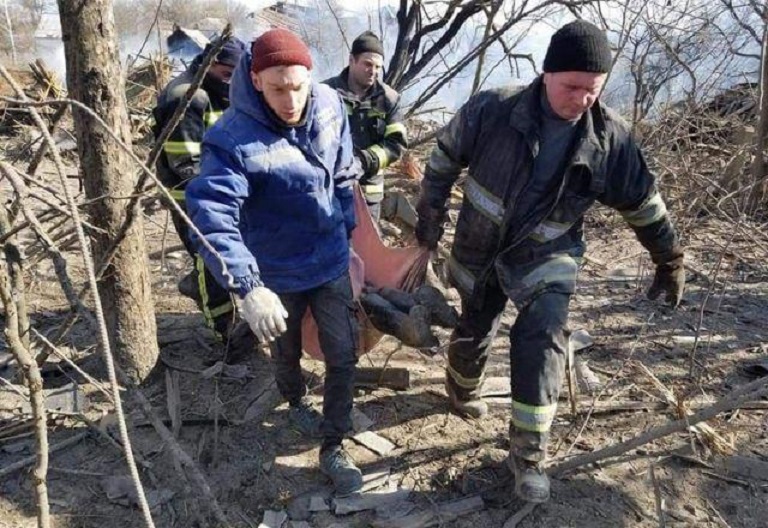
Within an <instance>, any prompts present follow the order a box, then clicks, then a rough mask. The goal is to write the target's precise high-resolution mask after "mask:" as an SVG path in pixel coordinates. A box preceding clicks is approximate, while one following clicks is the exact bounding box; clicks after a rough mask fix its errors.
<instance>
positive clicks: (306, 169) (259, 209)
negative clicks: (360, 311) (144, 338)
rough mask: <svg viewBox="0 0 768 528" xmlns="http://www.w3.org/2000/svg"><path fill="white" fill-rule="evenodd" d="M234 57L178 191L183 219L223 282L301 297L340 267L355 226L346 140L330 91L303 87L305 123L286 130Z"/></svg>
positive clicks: (246, 59)
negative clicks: (194, 169)
mask: <svg viewBox="0 0 768 528" xmlns="http://www.w3.org/2000/svg"><path fill="white" fill-rule="evenodd" d="M250 64H251V53H250V51H248V52H246V53H244V54H243V56H242V57H241V59H240V63H239V65H238V66H237V68H236V70H235V73H234V75H233V78H232V81H231V88H230V99H231V106H230V107H229V109H228V110H227V111H226V112H225V113H224V115H223V116H222V117H221V118H220V119H219V120H218V121H217V122H216V124H215V125H214V126H213V127H212V128H210V129H209V130H208V132H206V134H205V137H204V139H203V147H202V159H201V165H200V175H199V176H198V177H197V178H195V179H193V180H192V181H191V182H190V183H189V184H188V185H187V187H186V202H187V209H188V211H189V215H190V217H191V219H192V221H193V222H194V224H195V226H196V227H197V228H198V229H199V230H200V231H201V233H202V235H203V236H204V237H205V239H206V241H207V242H208V243H210V245H211V246H213V248H214V249H215V250H216V251H217V252H218V253H219V255H220V256H221V259H222V260H223V262H224V264H225V265H226V270H227V272H228V275H230V276H231V281H228V280H227V274H225V272H224V269H223V268H222V265H221V262H220V261H219V259H218V258H217V257H216V256H215V255H214V254H212V253H211V252H210V251H209V250H208V249H206V248H205V247H204V246H203V245H202V244H201V243H200V240H199V239H198V238H197V235H196V234H193V242H194V243H195V245H196V246H197V250H198V252H199V253H200V254H201V255H202V257H203V259H204V260H205V264H206V266H207V267H208V269H210V270H211V271H212V273H213V274H214V276H215V277H216V279H217V280H218V281H219V282H220V283H221V284H222V286H224V287H226V288H228V289H229V290H231V291H233V292H236V293H237V294H238V295H240V296H241V297H242V296H245V294H247V293H248V292H249V291H250V290H252V289H253V288H255V287H257V286H266V287H268V288H270V289H271V290H273V291H275V292H276V293H289V292H297V291H305V290H308V289H311V288H314V287H317V286H320V285H322V284H324V283H326V282H328V281H331V280H334V279H336V278H338V277H340V276H341V275H342V274H343V273H346V272H347V270H348V263H349V243H348V238H349V236H350V233H351V231H352V229H354V227H355V216H354V204H353V195H352V190H353V188H352V185H353V184H354V181H355V179H356V177H357V176H358V175H357V174H355V169H354V165H353V163H352V161H353V147H352V139H351V136H350V132H349V125H348V122H347V118H346V114H345V110H344V106H343V103H342V102H341V101H340V99H339V97H338V96H337V94H336V92H335V91H334V90H333V89H331V88H329V87H327V86H323V85H319V84H316V83H312V86H311V88H310V93H309V96H308V101H307V107H306V109H305V119H304V120H303V121H302V123H301V124H299V125H296V126H288V125H285V124H284V123H283V122H282V121H280V120H279V119H278V118H277V117H276V116H275V114H274V113H273V112H272V111H271V109H269V107H268V106H267V104H266V102H265V100H264V99H263V97H262V96H261V94H259V93H258V92H257V91H256V89H255V88H254V86H253V83H252V81H251V77H250Z"/></svg>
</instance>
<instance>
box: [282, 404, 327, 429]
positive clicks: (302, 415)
mask: <svg viewBox="0 0 768 528" xmlns="http://www.w3.org/2000/svg"><path fill="white" fill-rule="evenodd" d="M288 419H289V420H290V422H291V424H293V425H294V426H295V427H296V428H297V429H298V430H299V431H301V434H303V435H304V436H308V437H310V438H319V437H320V424H321V423H323V415H322V414H320V413H319V412H318V411H317V410H316V409H315V408H314V407H312V404H311V403H310V402H309V401H308V400H307V399H306V398H302V400H301V401H300V402H299V403H297V404H296V405H291V406H290V407H289V408H288Z"/></svg>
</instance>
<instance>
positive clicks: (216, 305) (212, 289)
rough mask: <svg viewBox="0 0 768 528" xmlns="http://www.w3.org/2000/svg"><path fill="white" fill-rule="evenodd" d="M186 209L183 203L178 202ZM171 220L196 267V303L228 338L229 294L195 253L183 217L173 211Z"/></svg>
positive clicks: (231, 308) (231, 309) (211, 324)
mask: <svg viewBox="0 0 768 528" xmlns="http://www.w3.org/2000/svg"><path fill="white" fill-rule="evenodd" d="M177 203H179V205H180V206H181V207H182V209H184V203H183V202H177ZM170 212H171V219H172V220H173V226H174V227H175V228H176V233H177V234H178V235H179V238H180V239H181V243H182V244H184V248H186V250H187V253H189V256H190V257H192V261H193V262H194V266H195V273H194V278H195V280H196V282H197V284H196V292H195V294H196V295H195V297H196V298H195V301H196V302H197V306H198V308H199V309H200V311H201V312H202V313H203V317H204V318H205V323H206V324H207V325H208V326H209V327H210V328H212V329H213V331H214V332H216V334H217V335H218V336H219V337H220V338H226V336H227V334H228V332H229V330H230V328H232V327H233V323H234V321H233V318H234V306H233V305H232V299H231V297H230V295H229V292H228V291H227V290H226V289H224V288H222V287H221V286H220V285H219V283H218V282H216V279H214V278H213V275H211V273H210V272H209V271H208V269H207V268H206V267H205V264H204V263H203V259H202V257H200V255H198V254H197V253H195V249H194V246H193V245H192V241H191V240H190V236H189V226H188V225H187V224H186V222H184V220H183V219H182V218H181V216H180V215H179V214H178V213H177V212H176V211H175V210H174V209H171V210H170Z"/></svg>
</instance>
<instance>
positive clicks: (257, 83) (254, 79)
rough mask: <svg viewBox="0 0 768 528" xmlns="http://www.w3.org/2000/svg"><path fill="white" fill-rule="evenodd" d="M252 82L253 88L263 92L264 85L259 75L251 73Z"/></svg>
mask: <svg viewBox="0 0 768 528" xmlns="http://www.w3.org/2000/svg"><path fill="white" fill-rule="evenodd" d="M251 82H252V83H253V87H254V88H256V90H258V91H260V92H262V91H264V90H262V84H261V77H260V76H259V74H258V73H254V72H251Z"/></svg>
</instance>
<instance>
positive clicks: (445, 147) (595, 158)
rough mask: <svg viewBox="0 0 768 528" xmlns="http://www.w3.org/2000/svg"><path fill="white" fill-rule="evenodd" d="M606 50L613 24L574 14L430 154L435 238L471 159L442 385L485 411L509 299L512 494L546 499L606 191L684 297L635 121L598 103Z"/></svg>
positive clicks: (455, 403)
mask: <svg viewBox="0 0 768 528" xmlns="http://www.w3.org/2000/svg"><path fill="white" fill-rule="evenodd" d="M611 66H612V61H611V51H610V48H609V45H608V40H607V38H606V36H605V33H604V32H603V31H601V30H600V29H598V28H597V27H596V26H594V25H592V24H590V23H588V22H585V21H583V20H577V21H575V22H571V23H569V24H567V25H565V26H563V27H562V28H560V29H559V30H558V31H557V32H556V33H555V34H554V36H553V37H552V40H551V42H550V45H549V48H548V50H547V54H546V57H545V59H544V68H543V70H544V74H543V75H541V76H540V77H539V78H537V79H536V80H535V81H533V82H532V83H531V84H530V85H529V86H527V87H524V88H522V89H517V90H509V89H497V90H490V91H487V92H482V93H480V94H477V95H476V96H474V97H472V98H471V99H470V100H469V101H468V102H467V103H466V104H465V105H464V106H463V107H461V109H460V110H459V111H458V113H457V114H456V115H455V116H454V117H453V119H451V121H450V122H449V123H448V125H447V126H446V127H445V128H444V129H442V130H441V131H440V133H439V134H438V138H437V146H436V147H435V149H434V150H433V151H432V155H431V157H430V159H429V162H428V164H427V168H426V173H425V177H424V180H423V182H422V192H421V197H420V200H419V203H418V205H417V210H418V213H419V221H418V224H417V227H416V236H417V238H418V240H419V243H420V244H422V245H423V246H426V247H428V248H430V249H435V248H436V247H437V244H438V241H439V239H440V237H441V236H442V233H443V227H442V225H443V221H444V220H445V217H446V210H447V208H446V201H447V199H448V197H449V195H450V191H451V187H452V186H453V184H454V183H455V182H456V180H457V179H458V177H459V174H460V173H461V171H462V169H464V168H468V174H467V178H466V183H465V184H464V200H463V204H462V206H461V211H460V214H459V217H458V221H457V225H456V231H455V237H454V241H453V247H452V251H451V256H450V259H449V262H448V269H449V275H450V278H451V281H452V283H453V285H454V286H456V288H457V289H458V290H459V292H460V294H461V298H462V315H461V319H460V322H459V324H458V325H457V327H456V329H455V331H454V335H453V336H452V338H451V343H452V344H451V346H450V347H449V350H448V365H447V368H446V391H447V393H448V396H449V400H450V403H451V405H452V407H453V408H454V409H455V410H456V411H457V412H459V413H461V414H463V415H466V416H470V417H475V418H479V417H481V416H483V415H485V414H486V413H487V411H488V408H487V405H486V404H485V402H483V401H482V400H481V399H480V388H481V384H482V381H483V374H484V369H485V363H486V360H487V358H488V353H489V351H490V344H491V342H492V340H493V338H494V335H495V332H496V331H497V329H498V327H499V319H500V317H501V314H502V312H503V310H504V308H505V306H506V303H507V300H508V299H509V300H511V301H512V302H513V303H514V304H515V306H516V307H517V310H518V314H517V318H516V320H515V323H514V325H513V326H512V329H511V331H510V336H509V339H510V345H511V346H510V364H511V386H512V416H511V424H510V445H511V449H510V456H509V459H508V460H509V462H510V465H511V467H512V469H513V470H514V472H515V492H516V494H517V495H518V496H519V497H520V498H522V499H524V500H526V501H530V502H545V501H547V500H548V499H549V480H548V479H547V476H546V473H545V472H544V467H543V464H544V461H545V458H546V449H547V442H548V439H549V431H550V427H551V425H552V421H553V419H554V417H555V415H556V412H557V398H558V394H559V392H560V386H561V383H562V379H563V374H564V369H565V365H566V357H567V356H566V354H569V344H568V331H567V328H566V325H567V320H568V304H569V301H570V298H571V295H572V294H573V293H574V290H575V285H576V276H577V272H578V269H579V264H580V261H581V257H582V256H583V254H584V250H585V244H584V240H583V216H584V214H585V213H586V211H587V210H588V209H589V207H590V206H591V205H592V204H593V203H594V202H595V201H599V202H600V203H603V204H605V205H607V206H610V207H612V208H614V209H617V210H618V211H619V212H620V213H621V215H622V216H623V217H624V220H625V221H626V222H627V223H628V224H629V226H630V227H631V228H632V229H633V230H634V232H635V234H636V235H637V238H638V239H639V240H640V242H641V243H642V245H643V246H644V247H645V248H646V249H647V250H648V251H649V252H650V254H651V258H652V259H653V262H654V264H655V265H656V275H655V278H654V280H653V284H652V285H651V288H650V289H649V291H648V296H649V297H650V298H652V299H655V298H656V297H657V296H658V295H659V294H660V293H662V292H663V293H665V294H666V301H667V302H668V303H670V304H671V305H672V306H677V304H678V303H679V302H680V298H681V296H682V293H683V286H684V283H685V275H684V271H683V250H682V248H681V247H680V243H679V241H678V237H677V235H676V233H675V229H674V227H673V225H672V223H671V221H670V219H669V216H668V215H667V210H666V207H665V205H664V201H663V200H662V198H661V196H660V195H659V193H658V190H657V187H656V183H655V180H654V176H653V174H651V172H649V170H648V167H647V166H646V164H645V161H644V159H643V155H642V153H641V152H640V149H639V148H638V146H637V145H636V143H635V142H634V140H633V139H632V137H631V135H630V132H629V128H628V127H627V125H626V124H625V123H624V122H623V121H622V120H621V118H619V116H618V115H617V114H615V113H614V112H613V111H612V110H611V109H609V108H608V107H606V106H605V105H603V104H602V103H601V102H600V101H598V96H599V95H600V92H601V90H602V88H603V84H604V82H605V79H606V77H607V73H608V71H609V70H610V69H611Z"/></svg>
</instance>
